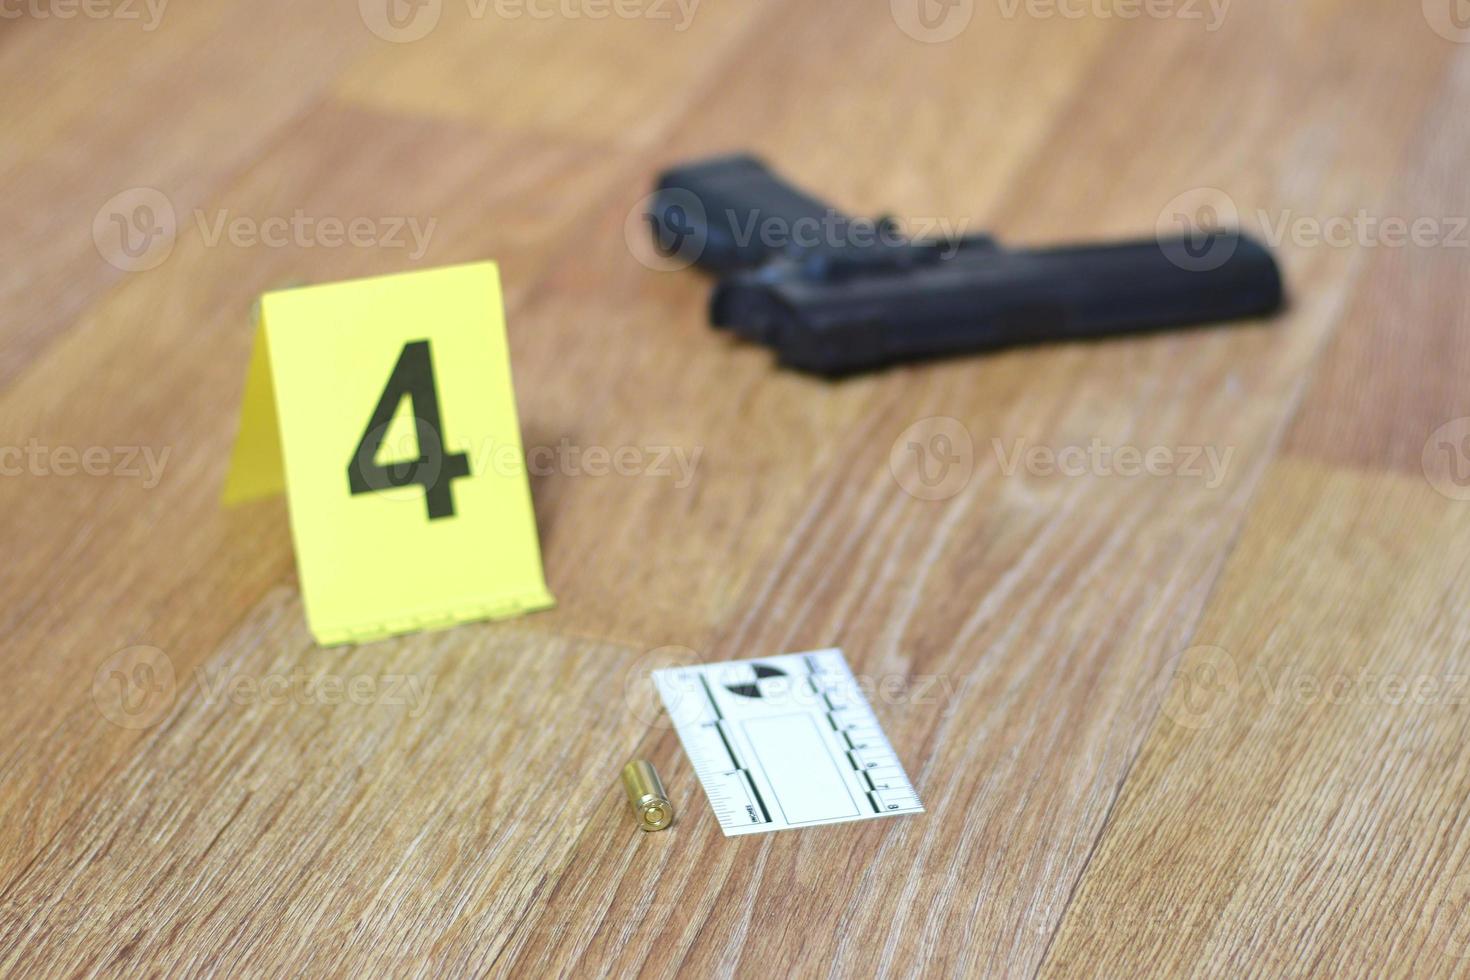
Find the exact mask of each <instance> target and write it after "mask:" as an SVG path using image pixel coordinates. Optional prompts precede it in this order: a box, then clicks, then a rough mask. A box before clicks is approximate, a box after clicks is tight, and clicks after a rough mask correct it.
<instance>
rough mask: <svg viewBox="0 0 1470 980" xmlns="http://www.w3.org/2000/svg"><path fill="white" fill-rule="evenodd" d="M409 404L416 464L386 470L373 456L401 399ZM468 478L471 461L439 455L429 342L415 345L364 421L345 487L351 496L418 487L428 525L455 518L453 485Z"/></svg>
mask: <svg viewBox="0 0 1470 980" xmlns="http://www.w3.org/2000/svg"><path fill="white" fill-rule="evenodd" d="M405 395H406V396H408V397H409V398H410V399H412V403H413V404H412V409H413V420H414V431H415V433H416V436H417V440H418V451H419V458H418V459H411V460H399V461H397V462H393V463H389V464H388V465H386V466H379V465H378V462H377V458H378V450H379V449H381V448H382V446H383V438H384V437H385V436H386V435H387V434H388V425H389V423H390V422H392V421H393V416H394V415H395V414H397V412H398V406H399V405H400V404H401V403H402V401H403V398H404V396H405ZM469 475H470V460H469V456H468V455H467V454H465V453H453V454H450V455H445V453H444V424H443V422H442V421H441V419H440V418H439V392H438V389H437V388H436V387H435V385H434V362H433V360H432V358H431V357H430V356H429V342H428V341H427V340H415V341H412V342H410V343H407V344H404V345H403V352H402V353H400V354H399V355H398V363H397V364H396V365H394V367H393V373H392V374H390V375H389V376H388V384H387V386H386V387H384V388H383V394H382V397H380V398H379V399H378V407H377V408H375V409H373V417H372V418H371V419H369V420H368V424H367V429H365V430H364V431H363V434H362V439H361V440H360V441H359V442H358V444H357V449H356V450H354V451H353V453H352V459H350V460H349V461H348V462H347V482H348V484H349V485H350V486H351V487H352V493H353V494H354V495H356V494H359V493H376V492H378V491H380V490H388V489H391V488H396V487H410V486H413V485H414V484H415V483H419V484H423V487H424V494H425V497H426V499H427V501H428V505H429V520H431V521H434V520H438V519H439V518H441V517H453V516H454V494H453V492H452V490H451V484H452V483H453V481H455V480H457V479H459V478H460V477H462V476H469Z"/></svg>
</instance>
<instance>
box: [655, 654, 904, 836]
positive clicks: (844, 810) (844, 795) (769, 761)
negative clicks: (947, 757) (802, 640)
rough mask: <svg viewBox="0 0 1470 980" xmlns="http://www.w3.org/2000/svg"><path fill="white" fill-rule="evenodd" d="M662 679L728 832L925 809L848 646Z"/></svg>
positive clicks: (674, 672)
mask: <svg viewBox="0 0 1470 980" xmlns="http://www.w3.org/2000/svg"><path fill="white" fill-rule="evenodd" d="M653 681H654V684H656V685H657V687H658V692H659V696H660V697H661V698H663V702H664V707H666V708H667V709H668V711H669V717H671V718H672V719H673V721H674V727H675V728H676V729H677V730H678V732H679V740H680V741H681V742H683V743H684V751H685V752H687V753H688V755H689V760H690V762H691V763H693V765H694V772H695V774H696V775H698V776H699V781H700V783H701V785H703V786H704V792H705V795H706V796H708V797H709V801H710V805H711V806H713V807H714V811H715V816H716V817H718V818H719V821H720V827H721V829H723V830H724V832H725V836H726V837H732V836H735V835H737V834H759V833H764V832H766V831H769V830H786V829H788V828H791V827H815V826H820V825H822V824H829V823H844V822H846V821H850V820H867V819H870V818H873V817H888V816H895V815H898V814H903V813H923V812H924V805H923V804H922V803H920V802H919V797H918V794H917V793H915V792H914V788H913V786H912V785H911V784H910V783H909V779H908V776H907V775H905V773H904V771H903V766H902V765H901V764H900V763H899V761H898V757H897V756H896V755H894V753H893V747H892V746H891V745H890V744H889V743H888V738H887V736H885V735H884V734H883V729H882V727H881V726H880V725H879V724H878V719H877V716H875V715H874V714H873V709H872V708H871V707H870V706H869V705H868V699H867V698H866V697H864V696H863V692H862V690H861V688H860V687H859V686H858V683H857V680H856V679H855V678H854V677H853V675H852V671H851V670H849V669H848V667H847V660H846V659H845V658H844V657H843V656H842V651H841V650H835V649H834V650H817V651H813V652H812V653H792V654H785V655H782V656H777V657H762V658H760V659H759V660H732V661H726V662H724V663H715V664H698V665H694V666H690V667H671V668H669V669H667V670H656V671H654V672H653Z"/></svg>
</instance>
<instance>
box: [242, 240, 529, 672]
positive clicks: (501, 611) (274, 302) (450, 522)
mask: <svg viewBox="0 0 1470 980" xmlns="http://www.w3.org/2000/svg"><path fill="white" fill-rule="evenodd" d="M282 491H285V493H286V498H287V503H288V506H289V509H290V513H291V533H292V536H293V538H294V539H295V542H296V562H297V568H298V571H299V577H300V580H301V593H302V600H303V602H304V603H305V606H306V618H307V622H308V624H309V625H310V627H311V631H312V635H313V636H315V637H316V639H317V642H318V643H321V644H323V645H331V644H336V643H353V642H365V641H369V640H374V639H378V638H381V637H384V636H388V635H392V634H395V633H405V632H410V631H414V630H420V629H429V628H434V627H441V626H448V625H452V624H454V623H462V622H468V621H471V620H480V619H501V618H505V617H509V616H515V615H519V614H521V613H525V612H530V611H532V610H536V609H544V608H547V607H549V606H551V605H553V604H554V602H555V600H553V599H552V597H551V593H550V592H548V591H547V589H546V583H545V579H544V577H543V575H542V570H541V549H540V543H539V541H538V538H537V534H536V519H535V514H534V512H533V510H532V507H531V492H530V486H529V484H528V482H527V478H526V467H525V453H524V451H523V450H522V447H521V433H520V426H519V423H518V422H517V420H516V405H515V392H514V390H513V389H512V386H511V375H510V353H509V350H508V348H507V346H506V338H505V315H504V311H503V306H502V301H501V292H500V274H499V271H498V269H497V268H496V266H495V264H494V263H493V262H481V263H475V264H471V265H460V266H451V267H448V268H443V269H432V270H427V271H423V272H411V273H405V274H401V275H392V276H382V277H378V278H374V279H362V280H357V281H353V282H343V283H333V284H330V285H323V286H309V287H304V288H300V289H288V290H283V291H280V292H273V293H267V294H266V295H265V296H263V297H262V298H261V302H260V318H259V323H258V325H257V328H256V334H255V350H254V353H253V354H252V357H251V362H250V368H249V374H248V376H247V378H246V382H245V403H244V407H243V408H242V410H241V417H240V435H239V438H238V439H237V440H236V443H235V451H234V455H233V458H232V459H231V463H230V474H229V477H228V480H227V482H226V486H225V502H226V503H239V502H243V501H245V500H250V499H253V498H257V497H262V496H267V495H271V494H275V493H279V492H282Z"/></svg>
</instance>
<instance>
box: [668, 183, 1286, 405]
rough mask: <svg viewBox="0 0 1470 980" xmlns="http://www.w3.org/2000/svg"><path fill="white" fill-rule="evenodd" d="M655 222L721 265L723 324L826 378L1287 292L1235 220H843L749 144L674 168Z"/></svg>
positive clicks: (1227, 312) (1125, 326)
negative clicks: (972, 223)
mask: <svg viewBox="0 0 1470 980" xmlns="http://www.w3.org/2000/svg"><path fill="white" fill-rule="evenodd" d="M648 220H649V224H650V225H651V226H652V230H653V235H654V244H655V247H656V248H658V249H659V250H660V251H661V252H662V253H663V254H664V255H665V256H668V257H670V258H673V259H675V260H677V261H679V262H682V263H684V264H688V263H693V264H696V265H698V266H699V267H701V268H703V269H706V270H708V271H710V272H713V273H715V274H717V275H718V276H719V282H718V285H716V287H715V291H714V296H713V297H712V299H711V302H710V319H711V321H712V322H713V324H714V325H715V326H716V327H722V328H726V329H729V330H731V331H733V332H734V333H736V334H738V335H739V336H741V337H744V338H747V339H749V340H754V341H758V342H759V343H763V344H766V345H767V346H769V347H772V348H773V349H774V350H775V351H776V355H777V357H778V358H779V360H780V361H781V363H783V364H786V365H789V366H791V367H793V368H798V369H800V370H803V371H810V372H813V373H816V374H822V375H828V376H838V375H843V374H850V373H853V372H857V371H866V370H871V369H873V368H878V367H882V366H884V365H887V364H891V363H894V362H897V361H905V360H913V359H916V358H923V357H933V356H939V355H945V354H957V353H961V352H966V351H977V350H989V349H995V348H999V347H1008V346H1013V345H1017V344H1033V343H1042V342H1046V341H1055V340H1073V339H1079V338H1089V337H1108V336H1114V335H1117V334H1125V333H1140V332H1145V331H1152V330H1160V329H1163V328H1166V327H1177V326H1185V325H1191V324H1204V323H1215V322H1219V321H1222V320H1234V319H1238V318H1241V317H1254V316H1263V315H1265V314H1268V313H1273V312H1275V311H1276V310H1278V309H1279V308H1280V307H1281V305H1282V302H1283V294H1282V284H1281V274H1280V272H1279V271H1278V270H1277V268H1276V262H1275V260H1274V259H1273V258H1272V257H1271V253H1270V252H1269V251H1267V250H1266V249H1265V247H1263V246H1262V245H1260V244H1258V243H1257V242H1255V241H1254V240H1252V239H1251V238H1248V237H1247V236H1245V235H1242V234H1240V233H1239V232H1237V231H1232V230H1212V231H1205V232H1200V233H1197V234H1186V235H1181V236H1178V237H1174V238H1149V239H1142V240H1138V241H1132V242H1119V243H1114V244H1103V245H1075V246H1065V247H1058V248H1046V249H1008V248H1004V247H1002V246H1001V245H999V244H997V243H996V242H995V241H994V240H993V239H992V238H990V237H988V236H985V235H973V236H966V237H949V238H908V237H905V236H904V235H903V234H902V233H901V231H900V230H899V228H898V226H897V225H896V223H895V222H894V221H892V220H891V219H889V218H878V219H872V220H870V219H863V218H853V217H849V216H847V215H845V214H843V213H841V212H839V211H837V210H835V209H833V208H832V207H831V206H829V205H827V204H826V203H824V202H823V201H820V200H818V199H817V198H814V197H811V196H810V195H808V194H805V193H803V192H802V191H800V190H798V189H797V188H794V187H792V186H791V185H789V184H787V183H784V182H783V181H782V180H781V179H780V178H779V177H777V176H776V175H775V174H774V173H773V172H772V171H771V170H770V169H769V168H768V167H767V166H766V165H765V164H764V163H763V162H762V161H760V160H759V159H756V158H755V157H750V156H729V157H719V158H715V159H711V160H704V161H700V162H697V163H692V164H688V165H685V166H680V167H675V168H673V169H671V170H668V171H665V172H664V173H663V174H662V175H661V176H660V178H659V181H658V186H657V188H656V190H655V193H654V196H653V199H652V203H651V205H650V210H649V214H648Z"/></svg>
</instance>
